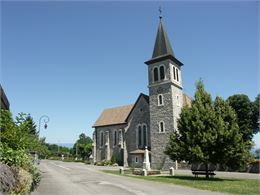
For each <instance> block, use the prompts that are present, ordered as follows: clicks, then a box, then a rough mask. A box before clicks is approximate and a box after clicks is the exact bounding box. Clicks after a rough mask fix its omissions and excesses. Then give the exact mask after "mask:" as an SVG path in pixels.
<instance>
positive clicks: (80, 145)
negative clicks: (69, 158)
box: [73, 133, 93, 159]
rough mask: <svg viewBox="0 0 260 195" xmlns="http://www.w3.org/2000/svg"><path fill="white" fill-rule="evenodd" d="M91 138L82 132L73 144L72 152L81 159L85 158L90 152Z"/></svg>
mask: <svg viewBox="0 0 260 195" xmlns="http://www.w3.org/2000/svg"><path fill="white" fill-rule="evenodd" d="M92 143H93V141H92V139H91V138H90V137H89V136H86V135H85V134H84V133H81V134H80V135H79V139H78V140H77V141H76V143H75V144H74V146H73V154H76V155H78V156H79V157H80V158H82V159H87V158H88V157H89V156H90V155H91V153H92Z"/></svg>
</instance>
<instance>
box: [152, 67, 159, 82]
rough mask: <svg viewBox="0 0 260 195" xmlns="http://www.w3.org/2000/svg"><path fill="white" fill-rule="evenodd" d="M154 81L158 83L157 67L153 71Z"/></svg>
mask: <svg viewBox="0 0 260 195" xmlns="http://www.w3.org/2000/svg"><path fill="white" fill-rule="evenodd" d="M153 80H154V81H158V68H157V67H155V68H154V69H153Z"/></svg>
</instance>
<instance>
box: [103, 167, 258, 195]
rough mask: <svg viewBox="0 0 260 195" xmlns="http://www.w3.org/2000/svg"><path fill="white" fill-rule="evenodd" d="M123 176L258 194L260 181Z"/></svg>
mask: <svg viewBox="0 0 260 195" xmlns="http://www.w3.org/2000/svg"><path fill="white" fill-rule="evenodd" d="M103 172H105V173H110V174H115V175H119V172H118V171H112V170H103ZM123 176H127V177H132V178H137V179H143V180H148V181H156V182H162V183H170V184H176V185H183V186H188V187H192V188H197V189H201V190H209V191H215V192H225V193H231V194H243V195H245V194H248V195H249V194H250V195H254V194H255V195H258V194H260V186H259V185H260V181H259V180H256V179H233V178H217V177H215V178H211V179H209V180H207V179H206V178H203V177H199V178H195V177H193V176H186V175H176V176H147V177H143V176H134V175H131V173H130V171H127V172H125V174H124V175H123Z"/></svg>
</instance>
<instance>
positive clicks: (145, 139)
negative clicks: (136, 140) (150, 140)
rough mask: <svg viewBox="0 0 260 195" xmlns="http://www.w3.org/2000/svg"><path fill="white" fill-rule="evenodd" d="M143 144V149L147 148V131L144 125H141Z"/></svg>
mask: <svg viewBox="0 0 260 195" xmlns="http://www.w3.org/2000/svg"><path fill="white" fill-rule="evenodd" d="M143 140H144V141H143V143H144V147H145V146H147V130H146V125H143Z"/></svg>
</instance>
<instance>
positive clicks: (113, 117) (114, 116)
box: [93, 104, 134, 127]
mask: <svg viewBox="0 0 260 195" xmlns="http://www.w3.org/2000/svg"><path fill="white" fill-rule="evenodd" d="M133 106H134V105H133V104H130V105H126V106H120V107H115V108H108V109H105V110H104V111H103V112H102V113H101V115H100V116H99V118H98V119H97V120H96V122H95V124H94V125H93V127H101V126H109V125H118V124H125V123H126V119H127V117H128V115H129V114H130V112H131V110H132V108H133Z"/></svg>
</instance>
